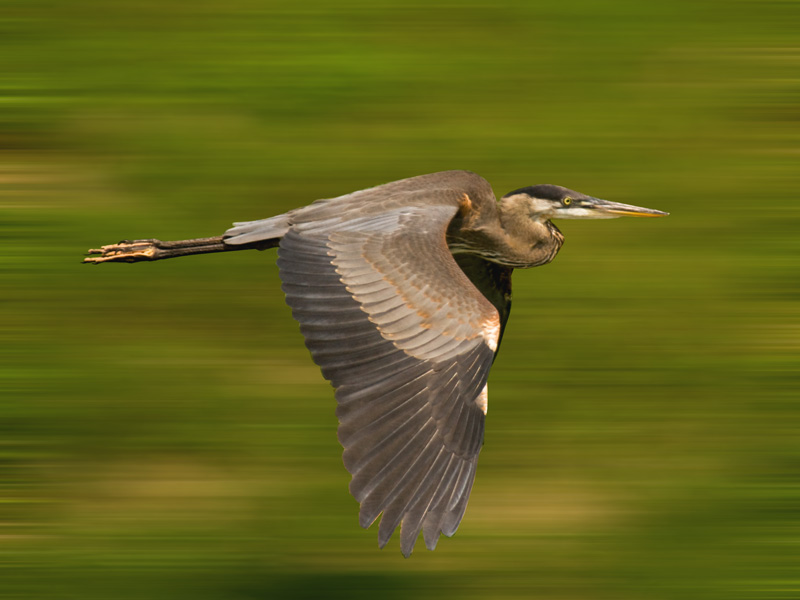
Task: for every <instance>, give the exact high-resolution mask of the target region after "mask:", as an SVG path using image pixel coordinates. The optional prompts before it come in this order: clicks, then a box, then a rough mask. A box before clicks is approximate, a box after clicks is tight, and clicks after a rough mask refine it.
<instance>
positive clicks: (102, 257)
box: [83, 240, 162, 265]
mask: <svg viewBox="0 0 800 600" xmlns="http://www.w3.org/2000/svg"><path fill="white" fill-rule="evenodd" d="M161 243H162V242H161V240H133V241H130V240H122V241H121V242H119V243H118V244H109V245H108V246H101V247H100V248H92V249H91V250H89V252H88V253H87V255H86V256H87V258H84V259H83V262H84V263H92V264H95V265H97V264H100V263H104V262H129V263H130V262H139V261H143V260H156V259H157V257H158V254H159V252H158V251H159V249H160V245H161Z"/></svg>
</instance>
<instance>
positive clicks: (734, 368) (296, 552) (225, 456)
mask: <svg viewBox="0 0 800 600" xmlns="http://www.w3.org/2000/svg"><path fill="white" fill-rule="evenodd" d="M1 4H2V10H1V11H0V100H2V102H1V103H0V132H1V135H2V138H0V142H1V143H2V151H0V236H2V237H1V238H0V239H2V246H0V247H1V248H2V252H0V270H2V275H0V301H2V304H1V305H0V306H1V307H2V310H1V311H0V315H1V316H0V325H1V326H2V336H3V338H2V345H1V346H0V386H1V387H0V402H1V403H2V405H1V410H2V414H1V415H0V416H1V417H2V419H1V423H2V435H1V436H0V458H2V472H0V476H1V479H0V480H1V482H2V497H3V501H2V503H0V528H1V530H0V538H1V539H0V565H2V572H0V595H2V596H3V597H7V598H75V599H81V600H83V599H117V598H119V599H126V598H130V599H134V598H135V599H139V598H143V599H144V598H146V599H149V600H150V599H161V598H164V599H178V598H192V599H196V600H200V599H206V598H214V599H234V600H235V599H250V598H336V597H342V598H348V599H351V598H356V599H357V598H370V599H371V598H409V597H413V598H420V599H425V598H447V597H457V598H542V599H548V600H549V599H555V600H561V599H563V600H576V599H582V600H599V599H631V600H661V599H691V598H719V599H724V600H731V599H733V600H736V599H745V598H746V599H751V598H752V599H790V598H797V597H800V569H798V567H799V566H800V551H799V550H798V548H800V546H799V545H798V542H799V541H800V538H799V537H798V533H800V511H798V506H800V484H799V483H798V482H799V481H800V479H799V478H800V443H799V442H798V416H800V407H799V406H798V384H799V383H800V377H799V376H798V357H799V356H798V355H799V354H800V353H799V352H798V349H799V347H800V342H799V341H798V340H799V339H800V337H798V336H799V335H800V321H798V312H800V311H799V309H798V304H797V301H798V299H799V297H800V287H799V286H798V284H799V283H800V282H798V266H799V265H800V254H799V253H800V237H799V236H798V233H800V230H799V229H798V225H800V205H799V204H798V184H800V168H799V167H800V152H798V148H799V147H800V146H799V145H798V141H800V44H798V42H800V33H799V32H800V4H798V3H797V2H795V1H787V0H784V1H780V0H774V1H736V0H726V1H724V2H723V1H718V2H715V1H707V0H706V1H704V0H699V1H698V0H673V1H671V2H644V1H641V0H637V1H633V0H609V1H606V2H591V1H588V0H583V1H581V0H558V1H555V0H542V1H538V2H514V1H510V0H501V1H499V2H470V1H466V2H464V1H459V2H449V3H437V2H434V3H428V2H417V3H405V2H399V1H386V2H384V1H372V2H367V1H360V2H359V1H355V2H354V1H349V0H344V1H343V2H336V3H333V2H331V3H327V2H322V1H319V0H308V1H305V2H296V1H293V2H289V1H284V2H278V1H266V0H225V1H222V0H200V1H198V2H181V1H179V0H158V1H156V0H121V1H115V2H108V1H106V0H75V1H71V2H47V1H41V2H39V1H33V0H31V1H28V2H14V1H10V2H9V1H8V0H5V1H3V2H2V3H1ZM451 168H462V169H470V170H473V171H476V172H478V173H480V174H481V175H483V176H484V177H486V178H487V179H489V181H490V182H491V183H492V184H493V186H494V187H495V191H496V193H497V194H498V195H502V194H504V193H505V192H507V191H509V190H512V189H515V188H518V187H521V186H524V185H531V184H535V183H558V184H561V185H565V186H567V187H570V188H574V189H577V190H580V191H582V192H585V193H588V194H591V195H595V196H599V197H602V198H607V199H611V200H617V201H621V202H626V203H632V204H638V205H642V206H648V207H652V208H658V209H661V210H666V211H669V212H670V213H671V216H670V217H668V218H666V219H651V220H650V219H648V220H644V219H618V220H614V221H595V222H577V221H565V222H562V223H560V226H561V227H562V230H563V231H564V233H565V235H566V237H567V241H566V244H565V246H564V249H563V250H562V252H561V254H560V255H559V257H558V258H557V259H556V261H555V262H554V263H553V264H551V265H548V266H546V267H543V268H538V269H534V270H531V271H519V272H517V274H516V275H515V281H514V285H515V289H514V291H515V301H514V302H515V303H514V309H513V311H512V315H511V321H510V327H509V330H508V332H507V334H506V338H505V340H504V343H503V348H502V352H501V354H500V357H499V359H498V360H497V362H496V363H495V366H494V369H493V371H492V376H491V378H490V384H491V385H490V387H491V397H490V405H489V414H488V420H487V432H486V443H485V446H484V450H483V453H482V455H481V461H480V467H479V470H478V477H477V480H476V483H475V487H474V490H473V492H472V498H471V500H470V505H469V508H468V510H467V514H466V517H465V519H464V521H463V523H462V525H461V528H460V529H459V531H458V533H457V534H456V536H455V537H454V538H452V539H442V540H441V542H440V544H439V547H438V549H437V550H436V551H435V552H433V553H430V552H427V551H426V550H425V549H424V547H423V545H422V544H421V543H420V544H418V546H417V549H416V552H415V553H414V555H413V556H412V557H411V558H410V559H408V560H404V559H403V558H402V557H401V555H400V552H399V548H398V545H397V543H396V541H394V540H393V541H392V542H391V543H390V544H389V546H388V547H387V548H386V549H385V550H383V551H379V550H378V549H377V541H376V537H377V532H376V530H375V529H374V528H373V530H370V531H364V530H362V529H360V528H359V527H358V522H357V505H356V503H355V501H354V500H353V499H352V498H351V497H350V496H349V494H348V492H347V485H348V482H349V476H348V474H347V472H346V471H345V469H344V467H343V466H342V464H341V449H340V447H339V445H338V443H337V440H336V418H335V416H334V400H333V394H332V391H331V389H330V387H329V386H328V384H327V383H326V382H325V381H324V380H323V379H322V377H321V376H320V375H319V373H318V371H317V369H316V367H315V366H314V365H313V363H312V362H311V360H310V359H309V356H308V354H307V352H306V350H305V347H304V346H303V342H302V339H301V336H300V334H299V332H298V327H297V325H296V323H295V322H294V321H293V320H292V319H291V315H290V313H289V310H288V309H287V308H286V307H285V305H284V304H283V296H282V293H281V291H280V288H279V280H278V275H277V269H276V267H275V265H274V259H275V257H274V251H268V252H263V253H261V252H243V253H234V254H226V255H212V256H204V257H202V256H201V257H190V258H185V259H180V260H171V261H165V262H162V263H153V264H136V265H124V264H123V265H118V264H112V265H102V266H98V267H92V266H82V265H81V264H80V260H81V255H82V253H84V252H85V251H86V249H87V248H90V247H98V245H99V244H106V243H111V242H116V241H118V240H120V239H123V238H142V237H159V238H162V239H183V238H187V237H200V236H208V235H218V234H220V233H221V232H222V231H224V230H225V229H226V228H227V227H228V225H229V224H230V222H232V221H234V220H250V219H256V218H262V217H266V216H270V215H272V214H275V213H279V212H283V211H285V210H288V209H290V208H293V207H295V206H299V205H303V204H306V203H308V202H310V201H312V200H314V199H316V198H320V197H330V196H334V195H339V194H343V193H347V192H350V191H353V190H356V189H360V188H364V187H369V186H372V185H376V184H379V183H383V182H386V181H391V180H394V179H400V178H403V177H408V176H411V175H417V174H422V173H428V172H432V171H438V170H443V169H451Z"/></svg>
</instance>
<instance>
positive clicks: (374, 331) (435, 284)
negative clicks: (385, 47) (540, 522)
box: [278, 174, 500, 556]
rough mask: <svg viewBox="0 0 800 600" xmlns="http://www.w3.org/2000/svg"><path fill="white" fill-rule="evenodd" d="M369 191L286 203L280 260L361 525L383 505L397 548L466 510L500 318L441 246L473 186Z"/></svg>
mask: <svg viewBox="0 0 800 600" xmlns="http://www.w3.org/2000/svg"><path fill="white" fill-rule="evenodd" d="M465 175H469V177H470V178H475V177H477V176H474V175H471V174H465ZM416 179H419V178H416ZM481 181H483V180H481ZM421 187H423V188H425V187H430V186H421ZM487 187H488V184H487ZM375 190H376V191H378V192H380V193H378V194H374V195H373V199H374V198H376V197H377V198H379V199H380V204H381V206H380V210H378V208H379V207H377V206H376V205H375V203H372V204H370V202H369V200H370V197H369V194H368V192H369V191H367V195H366V197H364V196H362V197H360V198H358V202H357V203H356V202H354V201H353V199H352V197H343V198H342V199H341V200H342V201H341V202H340V209H339V210H336V206H335V205H336V199H335V200H329V201H323V203H321V204H313V205H311V206H309V207H306V208H305V209H301V210H300V211H298V214H296V215H295V216H294V218H293V223H292V225H291V226H290V229H289V231H288V232H287V233H286V234H285V236H284V237H283V239H282V240H281V243H280V247H279V254H278V256H279V258H278V265H279V267H280V274H281V279H282V281H283V289H284V291H285V292H286V299H287V303H288V304H289V306H290V307H291V308H292V313H293V315H294V317H295V318H296V319H297V320H298V321H299V322H300V330H301V331H302V333H303V335H304V336H305V340H306V345H307V346H308V348H309V349H310V350H311V354H312V356H313V358H314V360H315V362H316V363H317V364H318V365H319V366H320V367H321V368H322V373H323V375H324V376H325V377H326V378H327V379H329V380H330V381H331V382H332V384H333V385H334V387H335V388H336V399H337V401H338V408H337V416H338V418H339V422H340V426H339V440H340V441H341V443H342V445H343V446H344V448H345V451H344V463H345V466H346V467H347V469H348V471H350V473H351V474H352V481H351V484H350V491H351V493H352V494H353V496H355V498H356V500H358V502H359V503H360V504H361V510H360V518H359V520H360V523H361V525H362V526H363V527H369V526H370V525H371V524H372V523H373V522H374V521H375V520H376V519H377V517H378V516H379V515H380V514H381V513H382V514H383V516H382V518H381V523H380V527H379V534H378V540H379V544H380V546H381V547H383V546H384V545H385V544H386V543H387V542H388V540H389V538H390V537H391V535H392V533H393V532H394V531H395V529H396V528H397V527H398V525H400V523H401V522H402V528H401V535H400V538H401V550H402V552H403V554H405V555H406V556H408V555H409V554H410V553H411V551H412V549H413V547H414V544H415V542H416V539H417V537H418V535H419V533H420V531H421V530H422V531H423V532H424V537H425V543H426V545H427V547H428V548H429V549H433V548H434V547H435V546H436V542H437V541H438V538H439V533H440V532H441V533H444V534H445V535H448V536H449V535H452V534H453V533H455V530H456V528H457V527H458V524H459V523H460V521H461V518H462V516H463V515H464V511H465V509H466V505H467V499H468V497H469V493H470V490H471V488H472V483H473V480H474V477H475V467H476V464H477V460H478V454H479V452H480V449H481V446H482V443H483V430H484V415H485V412H486V379H487V377H488V373H489V367H490V366H491V363H492V360H493V357H494V353H495V350H496V348H497V343H498V340H499V335H500V316H499V314H498V311H497V310H496V309H495V307H494V306H493V305H492V303H490V302H489V301H488V300H487V299H486V298H485V297H484V296H483V295H482V294H481V293H480V292H479V291H478V290H477V289H476V288H475V286H474V285H473V284H472V283H471V282H470V280H469V279H468V278H467V276H466V275H465V274H464V272H463V271H462V270H461V269H460V268H459V266H458V265H457V264H456V262H455V260H454V259H453V256H452V255H451V254H450V252H449V250H448V248H447V244H446V239H445V235H446V230H447V226H448V224H449V223H450V221H451V220H452V218H453V217H454V216H455V214H456V213H457V212H458V211H459V210H463V209H464V206H465V205H468V203H469V202H470V198H469V191H472V190H471V189H470V190H468V191H464V190H463V189H458V188H457V187H456V188H454V187H453V186H452V185H448V186H447V187H446V189H434V190H428V189H426V190H424V191H421V190H419V189H413V186H412V189H409V188H408V187H406V188H405V189H403V190H397V191H395V192H394V193H388V194H387V193H386V190H382V188H375ZM473 193H475V192H473ZM481 193H485V190H483V191H482V192H481ZM489 193H491V192H489ZM359 194H365V192H359ZM492 200H493V196H492ZM465 203H466V204H465ZM359 205H360V207H361V208H359Z"/></svg>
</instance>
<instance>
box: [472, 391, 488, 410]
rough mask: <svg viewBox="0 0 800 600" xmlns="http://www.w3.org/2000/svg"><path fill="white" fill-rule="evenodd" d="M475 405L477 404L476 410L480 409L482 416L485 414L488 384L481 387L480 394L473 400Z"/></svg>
mask: <svg viewBox="0 0 800 600" xmlns="http://www.w3.org/2000/svg"><path fill="white" fill-rule="evenodd" d="M475 404H477V405H478V408H480V409H481V410H482V411H483V414H486V411H487V410H488V409H489V384H488V383H487V384H486V385H485V386H483V389H482V390H481V393H480V394H478V397H477V398H475Z"/></svg>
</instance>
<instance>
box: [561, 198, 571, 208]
mask: <svg viewBox="0 0 800 600" xmlns="http://www.w3.org/2000/svg"><path fill="white" fill-rule="evenodd" d="M561 203H562V204H563V205H564V206H569V205H570V204H572V198H570V197H569V196H567V197H566V198H564V199H563V200H562V201H561Z"/></svg>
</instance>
